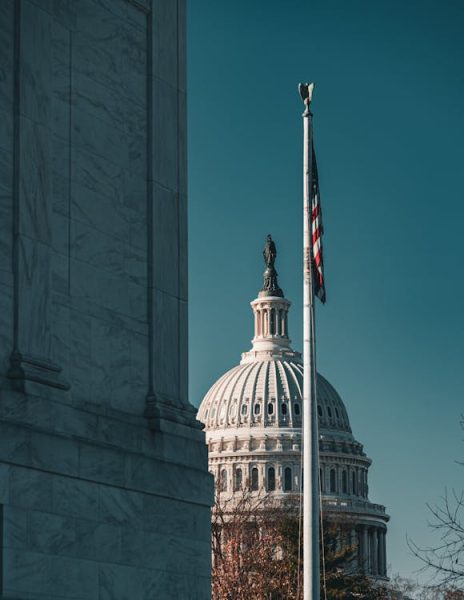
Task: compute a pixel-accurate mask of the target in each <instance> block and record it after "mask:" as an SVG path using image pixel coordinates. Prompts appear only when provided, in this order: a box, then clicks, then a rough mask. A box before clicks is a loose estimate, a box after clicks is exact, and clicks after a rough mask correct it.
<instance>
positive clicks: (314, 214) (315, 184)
mask: <svg viewBox="0 0 464 600" xmlns="http://www.w3.org/2000/svg"><path fill="white" fill-rule="evenodd" d="M320 200H321V198H320V193H319V177H318V175H317V163H316V155H315V153H314V148H313V181H312V190H311V239H312V252H313V255H312V259H313V261H312V263H313V282H314V293H315V295H316V296H317V297H318V298H319V300H320V301H321V302H322V303H324V302H325V283H324V258H323V254H322V234H323V233H324V228H323V226H322V212H321V201H320Z"/></svg>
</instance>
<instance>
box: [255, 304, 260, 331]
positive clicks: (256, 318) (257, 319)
mask: <svg viewBox="0 0 464 600" xmlns="http://www.w3.org/2000/svg"><path fill="white" fill-rule="evenodd" d="M258 329H259V313H258V311H257V310H255V337H257V336H258Z"/></svg>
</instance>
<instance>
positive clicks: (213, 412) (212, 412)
mask: <svg viewBox="0 0 464 600" xmlns="http://www.w3.org/2000/svg"><path fill="white" fill-rule="evenodd" d="M215 416H216V409H215V408H213V410H212V411H211V418H212V419H214V417H215Z"/></svg>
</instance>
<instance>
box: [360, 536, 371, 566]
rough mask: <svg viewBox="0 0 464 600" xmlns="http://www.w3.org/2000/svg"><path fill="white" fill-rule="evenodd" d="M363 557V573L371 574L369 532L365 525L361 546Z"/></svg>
mask: <svg viewBox="0 0 464 600" xmlns="http://www.w3.org/2000/svg"><path fill="white" fill-rule="evenodd" d="M361 556H362V559H361V561H362V564H361V568H362V572H363V573H368V572H369V538H368V531H367V527H366V526H365V525H363V526H362V544H361Z"/></svg>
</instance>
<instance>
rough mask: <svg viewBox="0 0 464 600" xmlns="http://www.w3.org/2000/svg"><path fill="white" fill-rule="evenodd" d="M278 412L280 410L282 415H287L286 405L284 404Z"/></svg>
mask: <svg viewBox="0 0 464 600" xmlns="http://www.w3.org/2000/svg"><path fill="white" fill-rule="evenodd" d="M280 410H281V412H282V414H283V415H286V414H287V405H286V404H285V402H284V403H283V404H282V406H281V407H280Z"/></svg>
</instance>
